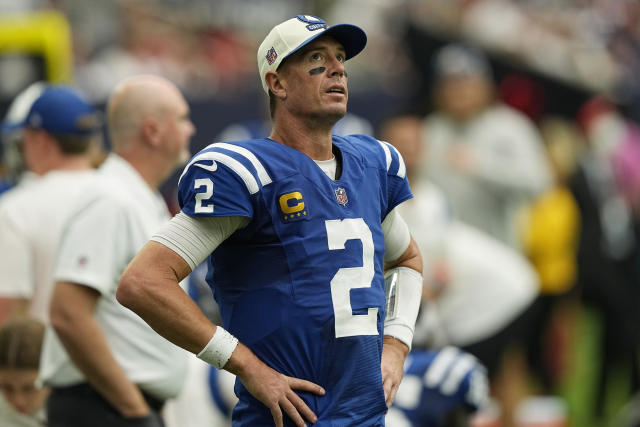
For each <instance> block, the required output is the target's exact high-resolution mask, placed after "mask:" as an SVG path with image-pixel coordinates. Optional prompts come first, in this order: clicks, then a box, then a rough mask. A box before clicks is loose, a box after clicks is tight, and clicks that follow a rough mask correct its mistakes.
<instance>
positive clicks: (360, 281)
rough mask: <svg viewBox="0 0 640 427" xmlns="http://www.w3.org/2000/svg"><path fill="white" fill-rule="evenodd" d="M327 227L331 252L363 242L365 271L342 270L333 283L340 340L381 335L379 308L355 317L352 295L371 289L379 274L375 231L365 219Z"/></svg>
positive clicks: (357, 268)
mask: <svg viewBox="0 0 640 427" xmlns="http://www.w3.org/2000/svg"><path fill="white" fill-rule="evenodd" d="M325 226H326V228H327V240H328V242H329V250H341V249H344V248H345V247H344V245H345V243H346V242H347V240H351V239H357V240H360V241H361V242H362V267H345V268H341V269H339V270H338V272H337V273H336V274H335V276H333V279H331V300H332V301H333V312H334V317H335V330H336V338H340V337H351V336H355V335H378V308H377V307H370V308H369V310H368V313H367V314H353V311H352V308H351V295H350V292H351V289H355V288H370V287H371V282H372V280H373V276H374V274H375V270H374V265H373V256H374V252H375V248H374V245H373V237H372V235H371V230H370V229H369V227H368V226H367V224H366V223H365V222H364V220H363V219H362V218H346V219H342V220H339V219H338V220H326V221H325Z"/></svg>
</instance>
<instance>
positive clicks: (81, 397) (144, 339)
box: [41, 75, 194, 427]
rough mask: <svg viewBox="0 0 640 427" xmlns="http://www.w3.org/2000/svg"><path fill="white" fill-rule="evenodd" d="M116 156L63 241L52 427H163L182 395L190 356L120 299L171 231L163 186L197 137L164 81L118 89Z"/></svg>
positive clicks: (113, 103) (51, 343)
mask: <svg viewBox="0 0 640 427" xmlns="http://www.w3.org/2000/svg"><path fill="white" fill-rule="evenodd" d="M107 116H108V125H109V134H110V135H111V142H112V146H113V153H112V154H111V155H110V156H109V157H108V159H107V160H106V161H105V162H104V164H103V165H102V166H101V167H100V169H99V171H98V173H97V174H96V175H97V176H96V179H95V181H94V183H93V184H94V185H93V187H92V189H91V191H88V192H87V194H85V196H84V197H82V198H79V199H78V200H75V201H74V203H72V206H73V208H74V212H75V216H74V217H72V218H71V219H69V222H68V223H67V224H66V229H65V234H64V236H63V237H62V238H61V242H60V245H59V250H58V258H57V262H56V265H55V268H54V274H53V277H54V280H55V281H56V283H55V286H54V288H53V293H52V297H51V305H50V318H51V322H50V327H47V331H46V334H45V341H44V347H43V357H42V372H41V377H42V379H43V381H44V383H45V384H46V385H47V386H50V387H51V388H52V392H51V396H50V397H49V400H48V402H47V417H48V422H49V426H51V427H73V426H86V425H92V426H96V427H97V426H103V427H104V426H121V425H123V424H127V423H132V424H136V423H140V425H145V426H162V425H163V422H162V420H161V418H160V410H161V409H162V406H163V405H164V401H165V400H167V399H169V398H172V397H175V396H176V395H177V394H178V393H179V392H180V390H181V389H182V386H183V383H184V377H185V374H186V360H187V359H186V357H187V354H186V352H184V351H183V350H182V349H180V348H178V347H176V346H174V345H173V344H171V343H169V342H168V341H166V340H165V339H163V338H162V337H161V336H160V335H158V334H157V333H156V332H155V331H153V330H152V329H151V327H150V326H149V325H147V324H146V323H145V322H144V321H143V320H142V319H141V318H140V317H138V316H137V315H135V314H134V313H133V312H131V311H130V310H127V309H125V308H124V307H122V306H121V305H120V304H119V303H118V302H117V301H116V299H115V293H116V288H117V285H118V280H119V278H120V276H121V274H122V272H123V271H124V270H125V268H126V267H127V265H128V263H129V262H130V261H131V259H132V258H133V256H134V255H135V254H136V253H137V251H138V250H140V248H142V246H143V245H144V244H145V243H147V241H148V240H149V238H150V237H151V235H152V234H153V233H154V232H155V231H156V230H157V229H158V227H160V226H161V225H163V224H164V222H166V221H168V220H169V218H170V216H169V211H168V209H167V206H166V204H165V203H164V200H163V199H162V197H161V196H160V194H159V193H158V191H157V188H158V187H159V185H160V184H161V183H162V182H163V181H164V180H165V179H166V178H167V177H168V176H169V175H170V174H171V172H172V171H173V170H174V169H175V168H176V167H178V166H180V165H182V164H183V163H185V162H186V161H187V160H188V158H189V151H188V144H189V139H190V137H191V136H192V135H193V133H194V127H193V124H192V123H191V121H190V119H189V107H188V105H187V103H186V101H185V100H184V98H183V96H182V94H181V93H180V91H179V90H178V89H177V88H176V87H175V85H173V84H172V83H170V82H169V81H167V80H166V79H164V78H161V77H157V76H150V75H144V76H136V77H132V78H130V79H128V80H125V81H124V82H122V83H121V84H119V85H118V86H117V87H116V89H115V90H114V92H113V95H112V96H111V98H110V100H109V103H108V105H107Z"/></svg>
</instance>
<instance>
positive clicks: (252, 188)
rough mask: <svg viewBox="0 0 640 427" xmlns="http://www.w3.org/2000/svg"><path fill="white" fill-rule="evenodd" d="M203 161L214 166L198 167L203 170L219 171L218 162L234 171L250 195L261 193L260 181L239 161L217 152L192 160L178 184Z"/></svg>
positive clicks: (200, 155) (203, 154)
mask: <svg viewBox="0 0 640 427" xmlns="http://www.w3.org/2000/svg"><path fill="white" fill-rule="evenodd" d="M203 160H210V161H213V164H212V165H198V164H196V166H200V167H202V168H203V169H207V170H210V171H215V170H216V169H217V165H216V161H218V162H220V163H222V164H223V165H225V166H227V167H228V168H229V169H231V170H232V171H234V172H235V173H236V174H237V175H238V176H239V177H240V178H241V179H242V180H243V181H244V185H245V186H246V187H247V190H248V191H249V193H250V194H255V193H257V192H258V191H260V187H259V186H258V181H256V179H255V178H254V176H253V174H252V173H251V172H250V171H249V169H247V168H246V167H245V166H244V165H243V164H242V163H240V162H239V161H237V160H236V159H234V158H233V157H231V156H227V155H226V154H222V153H218V152H217V151H208V152H206V153H202V154H199V155H197V156H196V157H194V158H193V159H191V161H190V162H189V164H188V165H187V166H186V167H185V168H184V171H183V172H182V175H180V179H178V184H180V181H181V180H182V177H183V176H184V174H185V173H186V172H187V170H189V167H191V165H193V164H194V163H196V162H200V161H203Z"/></svg>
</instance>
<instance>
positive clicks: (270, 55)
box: [265, 47, 278, 65]
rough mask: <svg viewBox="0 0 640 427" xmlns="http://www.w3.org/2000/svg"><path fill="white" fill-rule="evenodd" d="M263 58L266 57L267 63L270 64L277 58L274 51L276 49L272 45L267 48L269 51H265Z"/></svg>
mask: <svg viewBox="0 0 640 427" xmlns="http://www.w3.org/2000/svg"><path fill="white" fill-rule="evenodd" d="M265 58H267V62H268V63H269V65H271V64H273V63H274V62H276V59H277V58H278V54H277V53H276V50H275V49H274V48H273V47H272V48H271V49H269V52H267V56H266V57H265Z"/></svg>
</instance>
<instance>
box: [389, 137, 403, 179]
mask: <svg viewBox="0 0 640 427" xmlns="http://www.w3.org/2000/svg"><path fill="white" fill-rule="evenodd" d="M391 148H392V149H393V151H395V152H396V155H397V156H398V163H399V165H398V173H397V175H398V176H399V177H400V178H404V177H405V176H406V175H407V167H406V166H405V165H404V160H403V159H402V156H401V155H400V153H399V152H398V150H397V149H396V147H394V146H393V145H391Z"/></svg>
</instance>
